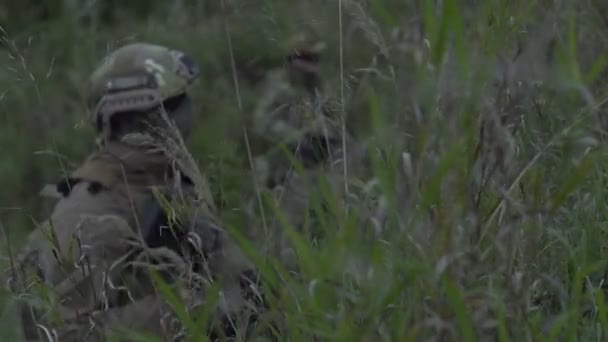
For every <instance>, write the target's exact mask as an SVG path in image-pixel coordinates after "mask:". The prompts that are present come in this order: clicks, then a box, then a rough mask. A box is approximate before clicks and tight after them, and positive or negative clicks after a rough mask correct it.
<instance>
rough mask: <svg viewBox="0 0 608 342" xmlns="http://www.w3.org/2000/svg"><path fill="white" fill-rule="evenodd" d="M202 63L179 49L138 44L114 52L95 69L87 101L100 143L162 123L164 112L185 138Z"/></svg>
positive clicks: (191, 116) (90, 81) (188, 129)
mask: <svg viewBox="0 0 608 342" xmlns="http://www.w3.org/2000/svg"><path fill="white" fill-rule="evenodd" d="M199 72H200V71H199V67H198V65H197V64H196V63H195V62H194V61H193V60H192V59H191V58H190V57H189V56H187V55H186V54H184V53H183V52H181V51H178V50H173V49H170V48H167V47H164V46H159V45H153V44H147V43H134V44H129V45H126V46H123V47H121V48H119V49H117V50H115V51H113V52H111V53H110V54H109V55H108V56H106V57H105V59H104V60H103V61H102V62H101V64H100V65H98V67H97V68H96V69H95V70H94V72H93V73H92V75H91V77H90V79H89V84H88V94H87V100H88V104H89V108H90V110H91V117H90V119H91V121H92V123H93V125H95V127H96V130H97V133H98V136H99V139H100V140H101V142H102V143H103V142H106V141H110V140H119V139H120V138H121V137H123V136H124V135H126V134H129V133H134V132H141V131H145V130H147V129H149V128H150V127H156V128H158V127H163V125H164V124H166V122H165V121H163V117H162V113H163V112H164V113H166V114H167V115H168V117H169V118H170V119H171V120H173V122H174V123H175V125H176V127H177V128H178V129H179V130H180V132H181V134H182V135H183V136H184V138H186V137H187V136H188V135H189V133H190V126H191V122H192V119H193V110H192V104H191V100H190V97H189V95H188V93H187V91H188V88H189V86H190V85H191V84H192V83H193V82H194V81H195V80H196V79H197V77H198V75H199Z"/></svg>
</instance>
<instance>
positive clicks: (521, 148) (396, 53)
mask: <svg viewBox="0 0 608 342" xmlns="http://www.w3.org/2000/svg"><path fill="white" fill-rule="evenodd" d="M26 3H27V2H24V3H23V4H22V5H19V4H21V3H14V4H10V5H9V4H0V25H1V27H2V29H1V30H0V46H1V48H2V51H0V65H2V66H3V67H0V107H1V112H2V114H0V120H1V125H0V141H1V142H2V143H1V144H0V146H2V147H1V148H2V153H0V185H1V188H2V190H3V191H1V192H0V203H1V205H0V220H1V223H2V227H4V229H3V230H4V231H5V233H6V236H7V238H8V243H7V244H6V246H5V244H4V242H3V244H2V245H3V246H4V247H2V249H1V253H0V255H1V256H2V264H3V266H7V267H8V265H9V259H10V258H9V250H10V251H11V252H13V253H14V251H15V250H16V249H17V248H18V247H19V246H20V245H21V244H22V242H23V237H24V236H25V234H26V233H27V232H29V231H30V230H31V229H32V228H34V222H36V221H39V220H41V219H42V218H43V217H44V215H45V214H46V213H47V212H48V208H49V203H47V202H46V200H45V199H42V198H40V197H39V196H38V191H39V190H40V189H41V188H42V186H43V185H44V184H46V183H49V182H54V181H55V180H56V179H58V178H59V177H61V175H62V173H63V172H65V170H67V169H70V168H71V167H73V166H74V165H75V163H77V162H78V161H79V160H81V159H82V158H83V157H84V156H85V155H86V153H87V151H89V150H90V148H91V146H92V132H91V129H90V128H89V127H88V126H87V124H86V122H85V119H86V115H85V114H86V110H85V106H84V101H83V99H82V94H81V92H80V89H81V85H82V84H83V82H84V80H85V79H86V77H87V76H88V73H89V72H90V71H91V68H92V66H93V65H94V63H96V62H97V61H98V60H99V59H100V58H101V57H102V56H103V55H104V54H105V53H107V51H108V50H110V49H112V48H114V47H116V46H119V45H121V44H124V43H126V42H130V41H135V40H144V41H151V42H156V43H161V44H168V45H171V46H175V47H177V48H181V49H183V50H184V51H188V52H189V53H191V54H192V55H193V56H194V57H195V58H196V60H197V61H199V63H200V64H201V67H202V70H203V73H202V80H201V82H200V84H199V85H198V87H197V88H196V90H195V100H196V102H197V104H198V107H197V111H198V113H200V115H199V117H198V124H197V126H196V128H195V131H194V133H193V138H192V139H191V141H190V142H189V146H190V148H191V151H192V154H193V155H194V157H195V158H196V159H197V161H198V162H199V164H200V166H201V169H202V170H203V172H204V173H205V174H207V175H208V176H209V178H210V185H211V187H212V191H213V193H214V196H215V197H216V200H217V203H218V204H219V207H220V211H221V216H222V218H223V221H224V222H225V224H226V226H227V227H228V228H229V230H230V231H231V232H232V233H233V234H234V235H235V236H236V237H237V239H238V240H239V241H240V243H241V244H242V246H243V248H244V249H245V250H246V251H247V252H248V254H249V255H250V256H251V257H252V259H253V260H255V261H256V264H257V266H258V267H259V269H260V272H261V274H262V281H263V283H264V284H265V293H266V295H267V300H268V303H269V309H268V310H267V311H266V312H264V313H263V317H262V319H261V323H260V324H261V325H268V326H273V327H275V333H276V334H277V335H279V336H280V339H281V340H288V339H289V340H311V339H312V338H319V339H323V340H326V339H327V340H344V341H347V340H391V341H392V340H395V341H414V340H415V341H418V340H458V341H460V340H464V341H471V340H499V341H507V340H518V339H523V340H534V341H536V340H541V341H544V340H547V341H553V340H556V339H558V340H568V341H570V340H598V341H600V340H605V339H606V336H605V334H606V333H605V331H607V330H606V329H608V312H607V308H606V299H605V297H606V295H605V292H604V291H605V290H604V287H605V284H604V283H605V282H606V280H605V268H606V256H607V253H608V249H607V247H608V246H607V243H606V241H607V240H606V224H605V222H606V220H607V217H608V211H607V208H606V204H605V203H606V190H605V189H606V188H607V187H606V183H607V182H608V179H607V173H606V170H605V167H604V162H606V161H607V156H608V155H607V154H606V150H605V147H604V145H603V143H604V141H605V129H606V126H605V122H606V118H605V115H606V114H605V113H604V112H605V110H604V108H605V102H606V99H608V97H607V96H608V89H607V88H606V85H607V83H606V81H605V80H606V66H607V63H606V54H605V53H606V51H607V48H608V41H607V40H606V39H605V36H606V33H608V26H607V25H606V22H607V21H606V18H607V16H608V12H607V11H608V6H606V5H605V4H604V3H603V2H602V1H599V0H590V1H566V0H564V1H544V0H532V1H521V0H517V1H501V0H488V1H484V2H474V1H455V0H443V1H433V0H421V1H399V0H382V1H362V0H360V1H359V0H358V1H355V0H336V1H320V0H310V1H300V2H289V1H279V0H264V1H261V2H255V3H254V2H247V1H236V0H233V1H229V0H226V1H222V2H221V3H222V4H223V6H220V3H219V2H218V3H217V4H216V2H213V1H176V2H171V3H169V2H162V1H147V2H145V3H143V2H142V3H140V2H133V3H132V4H129V5H125V4H117V3H115V2H108V3H107V4H105V5H100V4H97V5H94V4H92V3H91V4H88V3H86V2H84V3H82V4H80V3H76V2H72V1H55V2H40V3H27V6H26ZM19 6H23V7H19ZM45 8H46V10H44V9H45ZM144 8H145V11H144ZM35 9H36V10H35ZM39 9H42V10H39ZM38 10H39V11H38ZM6 11H8V13H11V15H10V16H2V13H5V12H6ZM13 13H14V15H13ZM40 13H42V14H40ZM44 13H47V14H46V15H44ZM125 18H126V19H128V20H125ZM309 29H310V30H313V31H316V32H318V34H319V37H321V38H322V39H323V40H325V42H326V43H327V44H328V47H329V48H328V50H327V51H326V53H325V54H324V55H323V56H322V69H323V77H324V80H325V82H326V89H327V91H328V95H330V96H333V97H334V98H336V99H338V103H339V106H340V110H342V111H343V112H342V117H343V118H345V121H344V123H345V125H344V127H343V131H346V130H349V131H351V132H352V134H353V135H354V136H355V139H356V141H357V142H358V143H360V144H364V145H365V147H366V149H365V151H366V153H365V156H364V157H365V158H364V159H365V160H358V159H357V156H356V154H355V152H354V151H355V149H352V148H351V146H347V147H346V152H347V155H346V159H347V161H348V163H344V168H342V167H340V168H334V169H332V168H327V169H326V170H324V172H321V173H312V172H311V171H310V170H306V169H305V168H304V167H303V166H302V165H298V164H297V161H295V160H293V162H294V163H295V165H293V169H294V173H295V174H298V173H300V174H301V175H303V173H305V174H307V175H308V174H312V176H310V177H309V178H307V177H304V176H302V179H304V180H305V181H306V180H308V182H309V183H305V184H306V185H307V186H306V187H305V188H306V189H308V190H309V191H310V194H309V196H310V198H311V200H310V206H311V207H312V208H311V210H310V215H309V216H310V217H306V219H303V221H304V222H305V225H304V226H305V229H298V227H295V226H294V224H293V222H292V221H293V220H294V217H292V216H290V215H291V214H290V213H289V212H288V210H286V209H285V201H282V202H279V203H277V201H276V198H274V195H273V194H271V193H270V192H269V191H268V189H264V188H256V187H255V186H254V183H253V181H252V179H253V177H252V174H251V173H252V172H253V171H254V170H252V169H253V165H254V164H253V162H252V160H253V158H254V157H255V156H256V155H257V154H259V153H261V152H263V150H262V147H261V146H263V145H262V144H260V143H259V142H258V140H260V138H261V137H258V136H256V135H255V134H251V132H250V131H249V130H248V127H249V124H250V121H251V117H250V116H249V114H250V113H251V112H252V110H253V108H254V107H255V104H256V101H258V98H259V96H260V94H261V92H262V90H263V89H262V88H261V87H262V84H263V82H262V80H263V77H264V75H265V74H266V72H268V71H269V70H271V69H274V68H280V67H281V65H282V55H283V53H284V51H283V50H282V46H283V42H284V41H286V40H287V39H288V38H289V37H290V36H292V35H293V34H296V33H298V32H300V31H303V30H309ZM218 142H220V143H218ZM343 143H344V144H346V141H344V142H343ZM347 166H348V167H347ZM351 166H353V167H352V168H351ZM319 174H320V177H319ZM336 179H337V180H336ZM336 182H337V183H338V186H336V184H334V183H336ZM284 196H290V194H289V193H286V194H285V195H284ZM292 196H293V194H292ZM251 201H253V202H254V203H255V205H254V207H255V209H254V210H250V211H248V210H246V208H247V207H248V205H249V204H250V203H251ZM287 209H289V208H287ZM250 212H254V213H255V217H253V218H252V217H248V215H249V214H248V213H250ZM261 213H264V217H263V219H262V216H261ZM298 219H299V218H298ZM279 239H280V241H283V242H281V243H283V244H285V245H286V246H289V248H291V249H292V250H293V256H294V263H295V265H296V266H297V267H296V268H297V273H295V274H294V273H293V272H290V271H292V270H291V269H289V268H287V267H286V266H285V265H284V264H283V263H281V261H280V260H278V259H276V258H273V257H272V256H269V255H266V254H263V253H260V251H265V250H267V249H268V248H267V247H268V246H269V245H272V244H276V243H277V241H278V240H279ZM8 247H10V249H9V248H8ZM163 293H164V294H166V295H167V296H169V298H171V296H170V294H171V292H170V290H169V289H164V291H163ZM0 298H1V299H2V304H3V305H2V307H3V315H2V319H1V320H0V322H1V323H0V336H3V337H6V338H8V340H12V338H13V336H17V335H15V334H18V332H17V329H16V328H15V324H14V323H15V322H16V320H17V318H16V315H15V307H14V302H15V300H16V298H14V297H11V296H10V295H9V294H5V295H2V296H0ZM171 304H174V305H179V304H178V303H174V302H172V303H171ZM194 322H196V323H198V322H199V321H198V320H197V319H196V318H192V321H189V324H190V325H194V324H195V323H194ZM199 333H200V332H199Z"/></svg>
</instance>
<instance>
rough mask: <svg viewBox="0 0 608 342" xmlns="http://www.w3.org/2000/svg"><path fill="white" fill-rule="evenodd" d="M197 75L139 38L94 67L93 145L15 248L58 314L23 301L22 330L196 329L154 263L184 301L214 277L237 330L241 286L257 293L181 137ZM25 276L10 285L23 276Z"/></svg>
mask: <svg viewBox="0 0 608 342" xmlns="http://www.w3.org/2000/svg"><path fill="white" fill-rule="evenodd" d="M198 74H199V70H198V66H197V65H196V64H195V63H194V61H193V60H192V59H191V58H190V57H188V56H187V55H186V54H184V53H183V52H180V51H177V50H172V49H169V48H166V47H163V46H157V45H152V44H145V43H136V44H130V45H127V46H124V47H122V48H119V49H117V50H116V51H114V52H112V53H111V54H110V55H108V56H107V57H106V59H105V60H104V61H103V62H102V63H101V65H99V66H98V68H97V69H96V70H95V72H94V73H93V74H92V76H91V78H90V83H89V93H88V98H89V104H90V107H91V114H92V115H91V120H92V123H93V124H94V125H95V128H96V131H97V145H98V149H97V150H96V151H94V152H93V153H92V154H91V155H90V156H89V157H88V158H87V159H86V160H85V161H84V162H83V163H82V164H81V166H80V167H79V168H78V169H76V170H75V171H73V172H72V173H70V174H69V175H67V176H66V177H65V178H64V179H62V180H60V181H59V182H58V183H57V185H56V189H57V191H58V192H59V193H60V194H61V196H62V197H61V198H60V199H59V201H58V202H57V204H56V206H55V207H54V210H53V212H52V214H51V216H50V218H49V219H48V220H47V221H46V222H45V223H44V224H43V226H42V227H39V228H38V229H36V230H35V231H34V232H33V233H32V235H31V236H30V238H29V240H28V244H27V245H26V247H25V249H24V251H23V253H22V254H21V255H20V257H19V261H20V263H21V264H23V265H26V266H28V265H29V266H30V268H31V269H33V270H34V272H35V273H37V274H38V275H39V276H40V278H41V279H42V281H43V282H44V284H45V285H46V287H47V288H49V289H50V294H51V298H52V300H53V304H54V305H53V306H54V307H55V308H57V310H56V312H55V313H54V314H55V315H54V317H55V318H56V320H54V321H53V320H51V319H49V318H48V317H47V318H46V319H44V323H43V322H37V321H36V320H38V319H39V318H40V312H39V311H37V310H34V309H32V308H28V309H27V310H25V311H24V315H23V318H24V333H25V335H26V337H27V338H28V339H30V340H31V339H36V338H37V337H36V334H35V333H36V332H37V333H38V335H40V332H42V333H44V334H46V335H48V334H53V333H56V334H57V335H58V336H59V340H60V341H80V340H87V341H89V340H93V341H94V340H105V339H106V338H107V337H108V336H110V335H112V334H115V333H119V332H123V331H127V330H128V331H145V332H146V333H147V334H152V335H154V336H158V337H162V338H164V339H170V338H175V337H177V336H183V335H184V334H185V333H186V334H187V333H192V332H191V331H190V332H189V331H186V332H184V331H183V328H182V325H181V324H179V323H183V322H178V321H177V320H176V315H175V313H174V312H173V310H172V308H171V307H170V306H169V305H168V304H167V303H166V302H165V301H164V300H163V298H162V297H161V295H160V294H159V293H158V289H157V284H156V283H155V282H154V281H153V279H152V278H151V276H150V273H149V272H148V270H150V269H153V270H156V271H157V274H158V275H160V276H161V278H162V279H163V280H165V281H167V282H168V283H170V284H172V285H174V287H175V289H176V291H177V293H179V294H180V295H181V300H182V301H183V302H184V305H185V306H186V308H187V309H194V308H196V307H197V306H198V305H200V304H203V303H204V302H205V294H206V292H205V290H206V289H207V288H209V286H210V284H211V283H213V282H216V283H218V284H219V285H220V288H221V289H222V290H223V292H222V293H223V297H221V298H220V301H219V304H218V307H217V310H216V314H217V318H218V320H220V319H224V321H222V322H223V323H226V322H227V321H226V319H227V318H229V319H230V320H229V322H230V324H231V325H232V326H231V327H226V328H231V329H228V330H231V331H230V332H229V333H235V332H236V331H237V330H239V331H240V330H244V329H240V328H241V325H243V324H244V325H246V324H247V323H248V322H247V321H246V318H247V317H246V316H247V315H249V314H250V313H251V310H249V311H247V310H248V309H247V308H248V307H249V306H250V304H249V303H250V302H248V301H247V300H246V298H244V297H243V295H242V292H243V291H244V290H246V289H250V290H249V291H248V293H249V294H251V293H252V291H253V294H252V296H253V295H256V297H255V298H254V299H253V300H254V301H255V300H257V299H259V293H257V292H256V291H257V290H255V291H254V290H251V289H257V288H253V287H251V286H252V284H253V282H254V279H250V278H252V277H253V275H254V274H255V273H254V272H253V266H252V265H251V264H250V263H249V261H248V260H247V258H246V256H245V255H244V254H243V253H242V251H241V250H240V249H239V248H238V246H237V245H236V244H235V243H234V242H233V241H231V240H230V239H229V237H228V235H227V233H226V232H224V231H223V230H222V229H221V228H220V227H219V225H218V223H217V222H216V220H215V219H214V214H215V212H214V210H215V207H214V205H213V201H212V199H211V196H210V194H209V191H208V189H207V184H206V183H205V181H204V178H203V177H202V176H201V174H200V172H199V171H198V169H197V167H196V164H195V163H194V162H193V160H192V158H191V157H190V155H189V153H188V151H187V149H186V148H185V145H184V141H183V139H184V138H186V137H187V136H188V135H189V133H190V127H191V123H192V116H193V110H192V103H191V99H190V95H189V93H188V89H189V87H190V85H191V84H192V83H193V82H194V81H195V80H196V79H197V76H198ZM26 270H27V268H26ZM25 276H26V274H25V273H24V274H22V277H21V279H14V280H13V285H15V286H17V285H21V286H22V289H23V287H25V286H28V285H27V284H28V283H27V282H26V281H27V280H24V279H23V278H24V277H25ZM244 288H245V289H244ZM259 303H260V302H259V301H258V304H259ZM253 310H255V308H254V309H253ZM47 316H48V314H47ZM240 317H245V318H243V319H244V320H245V321H242V320H240ZM243 322H244V323H243ZM235 325H239V327H236V326H235ZM37 327H39V328H40V329H37ZM223 330H224V329H223V327H222V329H219V330H218V329H215V330H214V331H219V332H218V334H222V333H223Z"/></svg>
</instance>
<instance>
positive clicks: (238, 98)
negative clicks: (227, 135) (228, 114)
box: [221, 0, 268, 237]
mask: <svg viewBox="0 0 608 342" xmlns="http://www.w3.org/2000/svg"><path fill="white" fill-rule="evenodd" d="M221 5H222V22H223V25H224V32H225V34H226V40H227V42H228V51H229V53H230V67H231V69H232V81H233V84H234V92H235V95H236V103H237V106H238V110H239V113H241V115H244V114H243V102H242V99H241V92H240V87H239V79H238V76H237V73H236V62H235V59H234V50H233V48H232V36H231V35H230V27H229V26H228V21H227V20H226V4H225V0H222V2H221ZM242 130H243V138H244V139H245V148H246V149H247V159H248V161H249V167H250V168H251V176H252V177H251V178H252V180H253V187H254V191H255V195H256V199H257V202H258V207H259V210H260V215H261V217H262V225H263V227H264V234H265V235H266V237H268V225H267V224H266V214H265V212H264V206H263V205H262V196H261V194H260V189H259V187H258V183H257V181H256V178H255V175H256V170H255V165H254V163H253V156H252V153H251V145H250V143H249V134H247V128H246V127H245V126H243V127H242Z"/></svg>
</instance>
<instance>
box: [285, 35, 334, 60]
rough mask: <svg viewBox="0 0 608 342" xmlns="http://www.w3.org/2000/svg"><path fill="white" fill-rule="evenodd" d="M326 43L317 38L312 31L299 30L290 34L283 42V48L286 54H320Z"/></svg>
mask: <svg viewBox="0 0 608 342" xmlns="http://www.w3.org/2000/svg"><path fill="white" fill-rule="evenodd" d="M326 47H327V44H325V42H324V41H322V40H319V39H318V37H317V36H316V35H314V34H312V33H308V32H300V33H298V34H296V35H293V36H291V37H290V38H289V39H288V40H287V41H286V42H285V44H284V49H285V52H286V53H287V55H292V54H301V53H304V52H305V53H311V54H317V55H318V54H320V53H322V52H323V51H324V50H325V48H326Z"/></svg>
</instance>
